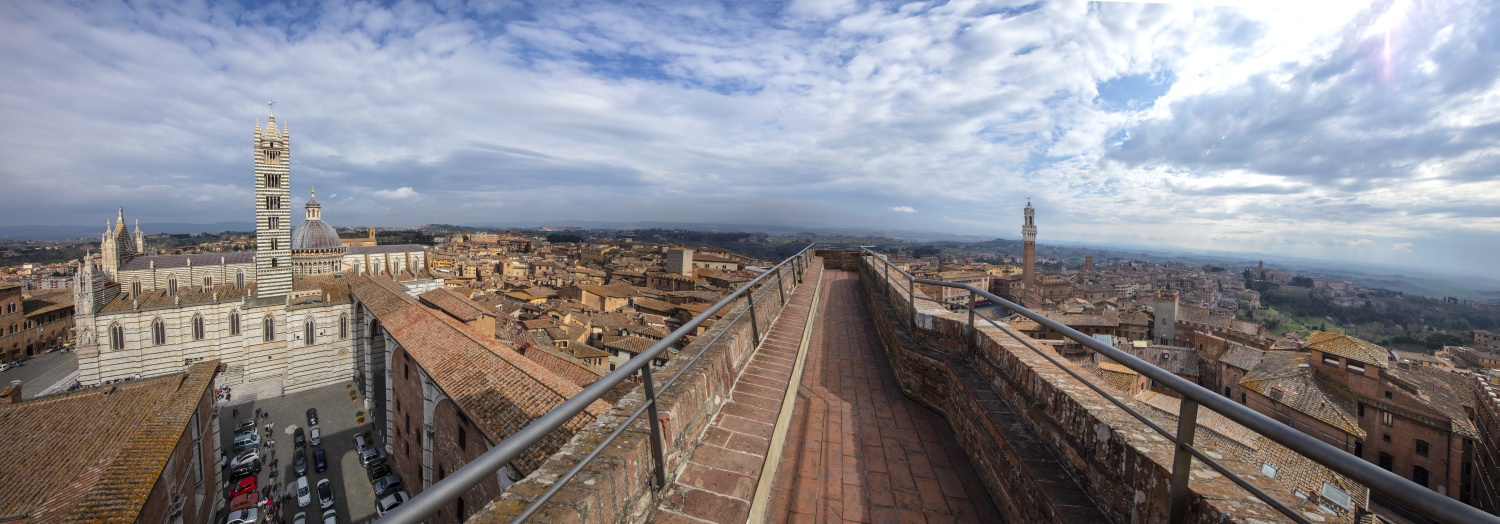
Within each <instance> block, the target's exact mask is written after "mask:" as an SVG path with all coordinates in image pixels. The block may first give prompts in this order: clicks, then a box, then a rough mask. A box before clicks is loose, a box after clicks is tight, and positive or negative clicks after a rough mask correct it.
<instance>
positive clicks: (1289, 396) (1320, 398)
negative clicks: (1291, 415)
mask: <svg viewBox="0 0 1500 524" xmlns="http://www.w3.org/2000/svg"><path fill="white" fill-rule="evenodd" d="M1307 357H1308V354H1307V353H1305V352H1301V351H1267V352H1266V355H1265V358H1263V359H1261V361H1260V364H1258V365H1256V366H1255V368H1254V369H1251V370H1250V371H1249V372H1248V373H1246V374H1245V378H1244V379H1242V380H1240V385H1241V386H1244V387H1245V388H1247V389H1250V390H1251V391H1254V392H1256V393H1260V394H1262V395H1265V396H1267V397H1270V398H1271V400H1275V401H1277V402H1280V403H1282V404H1283V405H1285V406H1287V407H1289V408H1292V409H1295V410H1297V411H1300V412H1302V413H1304V414H1306V415H1308V416H1310V417H1312V418H1315V419H1317V420H1320V421H1322V422H1323V423H1325V424H1328V425H1330V426H1333V427H1335V428H1338V429H1339V430H1341V431H1344V432H1346V433H1349V434H1350V435H1354V436H1355V437H1358V438H1364V436H1365V431H1364V430H1363V429H1360V427H1359V417H1358V416H1357V415H1356V414H1355V410H1356V409H1357V407H1358V406H1357V403H1356V401H1355V399H1354V396H1353V395H1352V394H1350V393H1349V392H1348V391H1346V390H1344V389H1343V388H1341V387H1338V386H1336V385H1333V384H1329V383H1328V382H1327V381H1325V380H1320V379H1318V378H1316V377H1315V376H1314V373H1313V371H1312V369H1310V368H1308V367H1306V366H1304V364H1307Z"/></svg>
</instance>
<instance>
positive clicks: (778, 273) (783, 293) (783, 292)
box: [776, 268, 786, 306]
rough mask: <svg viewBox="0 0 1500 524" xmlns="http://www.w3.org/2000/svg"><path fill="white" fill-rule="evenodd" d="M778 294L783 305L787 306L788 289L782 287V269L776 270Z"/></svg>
mask: <svg viewBox="0 0 1500 524" xmlns="http://www.w3.org/2000/svg"><path fill="white" fill-rule="evenodd" d="M776 294H778V295H781V305H782V306H785V305H786V289H785V288H784V287H782V285H781V268H776Z"/></svg>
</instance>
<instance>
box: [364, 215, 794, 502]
mask: <svg viewBox="0 0 1500 524" xmlns="http://www.w3.org/2000/svg"><path fill="white" fill-rule="evenodd" d="M815 245H816V244H808V246H807V247H805V248H802V250H801V251H798V252H797V254H795V255H792V256H790V257H788V258H787V259H785V260H782V261H781V262H780V263H778V264H776V265H775V266H772V267H771V268H770V269H768V270H766V272H765V273H762V274H760V276H757V277H755V278H754V279H752V280H751V281H750V282H747V283H745V285H743V286H740V288H739V289H737V290H735V291H734V292H733V293H730V294H729V296H726V297H724V298H723V299H720V300H719V301H718V302H716V303H714V305H713V306H712V307H709V308H708V309H707V310H704V311H703V313H700V314H698V315H697V316H695V317H693V318H692V320H689V321H688V322H687V323H685V324H683V325H682V326H681V327H678V328H677V329H676V330H675V331H673V332H672V333H671V334H670V335H667V336H666V338H663V339H661V340H659V341H657V342H656V343H655V344H652V345H651V347H649V348H646V350H645V351H642V352H641V353H640V354H637V355H636V356H634V357H631V358H630V360H628V361H626V362H625V363H624V364H621V365H620V366H619V367H617V368H615V370H614V371H611V372H610V373H609V374H607V375H605V376H603V377H600V378H599V380H597V381H595V382H594V383H593V384H590V385H589V386H588V387H586V388H583V391H581V392H579V393H578V394H577V395H574V396H573V398H570V399H568V400H566V401H563V403H561V404H558V405H557V407H554V408H552V410H551V411H548V412H547V413H546V414H544V415H542V416H541V417H538V418H537V419H536V420H534V421H532V422H531V423H530V424H528V425H527V426H526V427H525V428H522V429H521V430H520V431H517V432H515V433H514V434H512V435H511V436H510V437H508V438H506V439H505V440H502V441H500V443H498V444H496V445H495V446H494V447H492V448H490V449H489V450H487V451H485V452H484V453H483V454H480V455H479V456H478V457H475V458H474V460H472V461H470V462H469V463H468V464H465V465H464V467H462V468H459V469H458V470H456V471H454V472H453V473H451V474H449V475H448V477H447V478H445V479H443V480H441V481H439V482H437V483H435V484H433V485H432V486H430V487H428V488H427V489H425V490H423V491H422V493H421V494H419V495H417V496H415V497H412V498H411V500H408V501H406V502H405V503H403V504H402V505H401V506H398V507H397V508H396V509H394V510H392V511H391V512H390V513H387V514H385V516H384V517H381V518H380V522H381V523H382V524H387V523H391V524H416V523H418V522H421V521H422V520H423V519H426V518H427V517H428V516H430V515H432V514H433V513H436V512H437V511H438V510H441V509H442V508H443V506H446V505H447V504H448V503H449V502H452V501H453V500H454V499H456V498H458V497H459V496H461V495H463V494H464V493H466V492H468V490H469V488H472V487H474V486H475V485H477V484H479V483H480V482H483V481H485V480H486V479H490V480H493V479H494V475H495V472H497V471H500V468H503V467H505V465H506V464H508V463H510V461H512V460H514V459H515V458H516V457H518V456H520V455H521V453H524V452H525V451H526V450H527V449H530V448H531V447H532V446H534V445H536V443H537V442H540V441H541V440H542V439H543V438H545V437H546V436H547V435H549V434H551V433H552V431H553V430H556V429H557V428H559V427H562V425H563V424H566V423H567V422H568V421H569V420H572V419H573V417H574V416H576V415H577V414H579V413H582V412H583V410H584V409H585V408H587V407H588V406H589V404H592V403H593V402H594V401H596V400H599V399H600V398H602V397H603V396H604V395H605V394H606V393H608V392H609V391H610V390H611V389H614V387H615V386H617V385H619V384H620V383H621V382H624V381H625V380H626V379H629V378H630V376H631V375H633V374H635V373H636V372H640V373H641V375H642V378H643V381H644V386H645V388H646V396H647V398H646V402H644V403H642V406H641V407H640V408H639V409H637V410H636V412H635V414H633V415H632V416H631V417H630V418H629V419H628V420H627V421H626V422H624V423H621V424H620V427H619V428H617V429H616V430H615V431H614V432H613V433H612V434H611V435H610V436H609V439H607V440H605V441H604V442H602V443H600V444H599V445H598V446H597V447H596V448H595V449H594V450H593V451H591V452H590V453H589V454H588V455H587V456H586V457H585V460H584V461H580V463H579V464H578V465H575V466H574V468H573V469H572V470H570V471H569V472H568V473H567V474H565V475H564V476H563V477H561V478H559V479H558V480H556V481H555V482H554V483H553V487H552V488H551V489H549V490H548V491H547V492H546V493H544V494H543V496H542V497H538V498H537V500H536V501H533V503H532V505H531V506H528V507H527V509H526V511H525V512H523V513H522V514H521V515H519V516H517V518H516V522H520V521H524V520H525V519H526V518H527V517H529V516H530V515H531V514H532V513H533V512H535V511H536V510H537V509H539V508H540V507H541V504H542V503H544V502H546V500H547V499H550V498H551V495H552V494H553V493H555V492H556V491H557V489H558V488H559V487H560V486H561V485H562V484H563V483H565V482H567V480H568V479H570V478H572V476H573V475H574V474H576V473H577V472H578V471H580V470H581V469H582V466H583V465H584V464H587V461H588V460H593V458H594V457H595V456H598V454H599V452H600V451H601V450H603V449H604V446H605V445H606V444H608V443H609V442H610V441H612V440H614V438H615V437H617V436H619V435H620V434H621V433H623V432H624V430H625V429H626V428H628V427H629V426H630V424H631V423H632V422H634V421H635V419H636V418H637V417H639V416H640V415H641V413H642V411H643V410H649V411H651V416H650V417H649V418H650V420H648V422H649V423H650V425H651V445H652V455H653V456H652V460H653V462H654V466H655V470H654V471H653V476H654V479H653V480H654V483H655V484H656V487H657V488H661V487H664V485H665V477H664V474H665V471H666V465H665V461H664V460H663V456H662V442H661V426H660V424H661V419H660V418H659V417H657V416H656V413H655V410H656V400H657V398H658V396H657V395H658V393H659V391H656V389H655V388H654V387H653V386H654V384H653V383H652V380H651V366H650V363H651V362H652V361H653V360H654V359H655V358H656V356H657V355H660V354H661V353H662V352H663V351H666V349H667V348H668V347H669V346H671V345H672V344H674V343H676V342H677V341H678V340H680V339H681V338H682V337H683V336H685V335H687V334H688V333H691V332H692V331H693V330H694V329H697V328H698V326H699V325H700V324H702V323H703V322H704V321H705V320H707V319H709V318H710V317H712V316H713V315H714V314H715V313H718V312H719V310H720V309H723V308H724V307H725V306H728V305H729V304H731V303H733V302H734V301H735V300H737V299H739V298H740V297H741V296H745V295H746V294H749V297H750V299H749V305H750V307H749V308H747V309H746V311H748V312H750V317H751V322H755V314H754V311H755V303H756V299H757V298H760V297H757V296H756V294H755V293H754V292H753V291H752V289H753V288H754V287H755V286H756V285H757V284H759V283H761V282H762V281H763V280H765V279H767V278H771V277H775V278H776V279H777V281H778V284H779V282H780V280H781V270H782V269H783V268H784V267H786V266H787V265H788V264H793V265H794V266H795V269H794V270H793V272H792V273H793V274H794V275H795V276H796V277H797V281H799V282H800V281H801V274H802V272H803V271H804V270H805V269H806V268H807V267H808V260H807V256H808V254H809V253H810V252H811V250H812V248H813V246H815ZM768 293H770V289H766V290H764V291H762V292H761V293H760V295H761V296H762V297H763V296H765V295H766V294H768ZM783 305H784V302H783ZM746 311H741V312H740V315H739V316H737V317H735V320H733V321H730V323H728V324H726V326H733V325H734V323H735V322H738V321H739V319H740V318H741V317H743V316H744V314H745V312H746ZM728 329H729V328H728V327H726V328H725V329H723V330H720V332H719V334H718V336H715V337H714V339H713V340H712V341H710V342H709V343H708V344H704V349H705V350H706V349H707V348H708V347H711V346H712V345H713V344H714V343H715V342H717V341H718V337H719V336H723V334H724V332H725V331H727V330H728ZM758 329H759V328H758V326H757V330H758ZM753 338H754V339H755V342H756V343H759V342H760V339H761V336H760V335H759V333H756V334H755V335H753ZM703 353H704V351H703V350H700V351H699V352H698V353H697V354H696V355H694V356H693V357H692V358H691V359H690V360H688V361H687V362H686V363H684V364H683V365H682V367H681V368H680V369H679V371H678V372H677V375H675V376H673V377H672V379H671V380H669V381H668V382H667V383H666V384H663V385H662V388H661V389H662V390H665V389H666V388H667V387H668V386H670V385H672V384H673V383H675V382H676V381H677V378H678V377H680V376H682V373H683V372H684V371H685V370H687V368H688V367H689V366H691V365H692V364H693V363H694V362H696V361H697V360H698V358H699V357H702V356H703Z"/></svg>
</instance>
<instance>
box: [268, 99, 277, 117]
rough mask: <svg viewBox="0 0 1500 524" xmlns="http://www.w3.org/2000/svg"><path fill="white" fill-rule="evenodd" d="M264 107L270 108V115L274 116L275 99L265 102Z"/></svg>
mask: <svg viewBox="0 0 1500 524" xmlns="http://www.w3.org/2000/svg"><path fill="white" fill-rule="evenodd" d="M266 107H269V108H271V116H276V101H275V100H271V101H268V102H266Z"/></svg>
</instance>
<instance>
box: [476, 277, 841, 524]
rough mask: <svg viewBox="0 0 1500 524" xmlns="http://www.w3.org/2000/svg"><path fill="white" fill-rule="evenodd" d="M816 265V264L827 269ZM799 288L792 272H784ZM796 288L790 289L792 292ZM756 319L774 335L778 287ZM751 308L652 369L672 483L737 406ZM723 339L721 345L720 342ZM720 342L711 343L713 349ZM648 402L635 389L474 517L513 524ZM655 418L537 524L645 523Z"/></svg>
mask: <svg viewBox="0 0 1500 524" xmlns="http://www.w3.org/2000/svg"><path fill="white" fill-rule="evenodd" d="M819 265H821V262H819V261H817V260H816V259H814V263H812V264H810V266H819ZM782 274H783V275H786V277H787V281H788V283H789V284H790V282H791V280H792V279H791V278H790V277H791V272H790V271H787V272H784V273H782ZM790 290H791V288H790V286H789V287H788V291H790ZM757 296H758V297H762V298H757V299H756V307H755V313H756V318H757V320H758V322H757V324H758V325H759V326H760V332H761V333H765V332H766V331H767V330H769V329H770V325H771V322H772V321H774V320H775V319H776V317H777V316H778V315H779V314H780V313H781V309H782V308H781V304H780V301H779V300H778V299H777V291H776V286H775V284H774V282H772V283H771V285H768V286H762V287H761V288H760V289H759V290H758V291H757ZM747 308H748V306H747V305H746V304H745V303H744V301H740V303H739V304H737V305H735V306H734V307H733V308H731V309H730V311H729V313H728V314H726V315H725V316H724V317H722V318H721V319H720V322H719V323H718V324H716V325H714V326H713V327H712V328H711V329H709V330H708V331H707V332H705V333H704V334H703V335H700V336H698V338H697V339H696V340H694V341H693V343H692V344H689V345H688V346H687V347H686V348H684V349H683V351H682V353H681V354H680V355H679V356H678V357H677V358H674V359H673V360H672V362H670V363H668V364H667V365H666V366H664V367H662V368H658V369H654V370H652V377H653V379H654V380H655V381H656V383H657V385H658V386H657V387H658V388H659V390H660V391H662V393H661V395H660V396H659V397H658V402H659V404H658V408H659V410H660V411H661V423H662V432H663V440H664V441H665V442H666V445H665V449H664V454H665V455H666V461H667V472H666V478H667V481H668V482H671V481H672V479H674V478H676V477H677V474H678V473H679V472H680V471H681V470H682V468H683V467H684V466H686V464H687V461H688V459H689V458H690V457H691V456H692V452H693V449H694V448H695V447H696V445H697V441H698V438H699V436H700V435H701V434H702V433H703V431H704V429H705V428H706V427H708V425H709V423H711V422H712V421H713V417H714V415H715V414H717V413H718V412H719V409H720V408H721V407H723V405H724V403H725V402H727V401H728V400H729V398H728V397H729V391H730V389H731V388H732V387H733V386H734V381H735V379H736V378H737V377H738V376H739V371H740V370H741V369H742V368H743V367H744V366H745V364H746V363H748V361H749V357H750V356H751V350H753V349H754V343H753V341H752V336H751V326H750V315H748V314H746V315H744V316H743V318H741V319H740V320H739V321H737V322H732V323H731V320H733V319H734V318H735V317H737V316H739V315H740V313H741V312H743V311H746V310H747ZM716 338H717V342H714V340H715V339H716ZM711 342H712V344H711V345H710V343H711ZM706 346H707V348H706V351H705V352H704V354H703V357H702V358H701V359H699V360H698V362H696V363H694V364H693V365H692V366H690V367H688V368H687V369H686V371H684V372H683V374H682V376H681V378H679V379H678V381H677V383H676V384H674V385H672V387H670V388H666V389H661V388H663V384H664V383H665V382H666V381H667V380H668V379H670V378H671V377H672V376H673V375H676V374H677V372H678V371H679V370H682V369H683V366H684V364H685V363H686V362H687V360H689V358H690V357H691V356H692V355H696V354H697V353H698V352H699V351H700V350H703V349H705V347H706ZM644 401H645V395H644V392H643V391H642V389H641V388H639V387H637V388H635V389H634V390H632V391H631V392H630V393H629V394H628V395H626V396H625V397H624V398H622V399H620V401H619V402H617V403H615V407H614V409H612V410H610V412H609V413H608V414H606V415H605V416H603V417H600V418H599V419H598V420H596V421H595V422H594V423H593V424H591V425H589V426H588V427H587V428H585V429H584V430H582V431H579V432H578V433H577V434H575V435H574V436H573V439H572V440H571V441H569V442H568V444H567V445H565V446H563V448H562V449H561V450H559V451H558V452H557V454H555V455H553V456H552V457H551V458H549V459H548V460H547V462H546V463H545V464H543V465H542V467H541V468H538V469H537V471H536V472H534V473H533V474H531V475H530V476H528V477H526V478H525V479H522V480H521V481H520V482H517V483H516V484H515V485H513V486H511V487H510V489H508V490H506V491H505V493H504V494H503V495H502V496H501V497H500V498H499V499H498V500H495V501H493V502H491V503H490V504H489V505H487V506H486V507H484V508H483V509H482V510H480V511H479V512H478V513H475V514H474V516H473V517H471V518H470V520H469V522H481V523H482V522H510V520H511V519H513V518H514V517H515V516H516V515H517V514H519V513H520V512H521V511H522V510H523V509H525V507H526V506H527V505H528V504H530V503H531V501H532V500H535V499H536V498H537V497H538V496H539V495H541V494H542V492H544V491H546V490H547V489H548V488H550V487H551V486H552V484H553V482H554V481H555V480H556V479H557V478H558V477H559V476H561V475H562V474H563V473H566V472H567V471H568V470H569V469H571V468H572V467H573V466H574V465H576V464H577V463H578V461H579V460H580V459H582V458H583V456H584V455H585V454H587V453H588V452H589V451H591V450H593V449H594V448H595V447H596V446H597V445H598V444H599V443H600V442H602V441H604V440H605V438H607V437H608V436H609V434H610V433H611V432H613V431H614V430H615V429H616V428H618V427H619V426H620V424H621V422H623V421H624V420H625V419H626V418H628V417H629V416H630V415H631V414H632V413H635V411H636V410H637V409H638V408H640V407H641V406H642V405H643V403H644ZM647 416H648V415H647V414H644V413H643V414H642V415H641V418H639V419H636V421H635V423H633V424H631V425H630V427H629V429H626V430H625V431H624V432H623V433H622V434H621V435H620V436H619V438H616V439H615V440H614V442H613V443H611V444H610V445H609V446H607V447H605V449H604V451H603V452H601V453H600V454H599V456H598V457H597V458H595V459H594V461H593V462H591V463H589V465H587V466H585V467H584V469H583V470H581V471H579V473H578V475H577V476H575V477H574V478H573V479H572V480H571V481H570V482H568V483H567V484H566V485H565V486H564V487H563V488H562V489H560V490H559V491H558V492H557V494H556V495H555V496H553V497H552V499H551V500H550V501H548V503H547V504H546V505H544V506H543V507H542V508H541V510H540V511H538V512H537V513H536V514H535V515H533V517H532V520H533V521H535V522H581V523H616V522H618V523H625V522H632V523H633V522H644V521H645V520H646V518H647V517H649V516H650V514H651V510H652V509H653V508H655V506H656V503H657V499H656V493H654V492H653V491H652V490H651V489H650V488H651V483H652V480H651V474H652V459H651V444H650V441H651V438H650V435H651V434H650V428H649V426H648V425H647V423H646V418H645V417H647Z"/></svg>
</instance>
